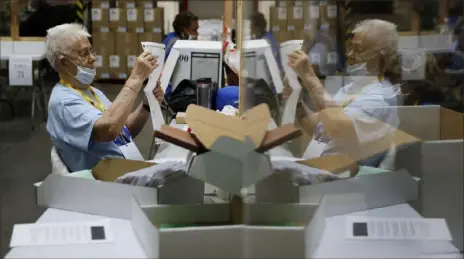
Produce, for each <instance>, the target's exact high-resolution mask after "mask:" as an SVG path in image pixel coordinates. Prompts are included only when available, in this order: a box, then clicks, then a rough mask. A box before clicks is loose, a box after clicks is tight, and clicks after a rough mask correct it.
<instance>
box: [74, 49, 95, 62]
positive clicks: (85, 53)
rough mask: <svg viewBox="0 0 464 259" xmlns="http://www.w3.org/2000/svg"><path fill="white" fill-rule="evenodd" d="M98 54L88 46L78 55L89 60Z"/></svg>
mask: <svg viewBox="0 0 464 259" xmlns="http://www.w3.org/2000/svg"><path fill="white" fill-rule="evenodd" d="M96 55H97V54H96V53H95V51H94V50H93V49H92V48H86V49H83V50H81V51H79V52H77V57H79V58H80V59H83V60H87V59H89V58H90V57H91V56H94V57H95V56H96Z"/></svg>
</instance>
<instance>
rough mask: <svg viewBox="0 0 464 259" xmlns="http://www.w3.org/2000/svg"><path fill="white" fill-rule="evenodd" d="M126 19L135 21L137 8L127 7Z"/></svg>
mask: <svg viewBox="0 0 464 259" xmlns="http://www.w3.org/2000/svg"><path fill="white" fill-rule="evenodd" d="M127 21H129V22H135V21H137V9H133V8H131V9H127Z"/></svg>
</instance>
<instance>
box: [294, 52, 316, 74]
mask: <svg viewBox="0 0 464 259" xmlns="http://www.w3.org/2000/svg"><path fill="white" fill-rule="evenodd" d="M288 65H289V66H290V67H291V68H292V69H293V71H295V73H296V74H297V75H298V76H299V77H301V78H303V77H304V76H306V75H308V74H309V75H314V76H315V73H314V71H313V69H312V67H311V61H310V60H309V57H308V55H306V53H304V51H302V50H295V51H293V52H292V53H291V54H290V55H288Z"/></svg>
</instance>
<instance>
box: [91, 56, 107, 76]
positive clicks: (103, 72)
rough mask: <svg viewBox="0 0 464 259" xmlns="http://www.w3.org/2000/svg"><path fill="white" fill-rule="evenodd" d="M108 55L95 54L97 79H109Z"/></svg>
mask: <svg viewBox="0 0 464 259" xmlns="http://www.w3.org/2000/svg"><path fill="white" fill-rule="evenodd" d="M109 57H110V56H109V55H107V54H105V55H97V56H96V57H95V58H96V61H95V63H96V68H97V75H96V77H97V79H109V78H110V66H109Z"/></svg>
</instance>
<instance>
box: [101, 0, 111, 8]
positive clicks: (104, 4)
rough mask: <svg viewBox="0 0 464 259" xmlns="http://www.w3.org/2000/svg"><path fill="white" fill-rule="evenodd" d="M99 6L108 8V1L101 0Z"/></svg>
mask: <svg viewBox="0 0 464 259" xmlns="http://www.w3.org/2000/svg"><path fill="white" fill-rule="evenodd" d="M100 7H101V8H102V9H109V8H110V2H107V1H103V2H101V4H100Z"/></svg>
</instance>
